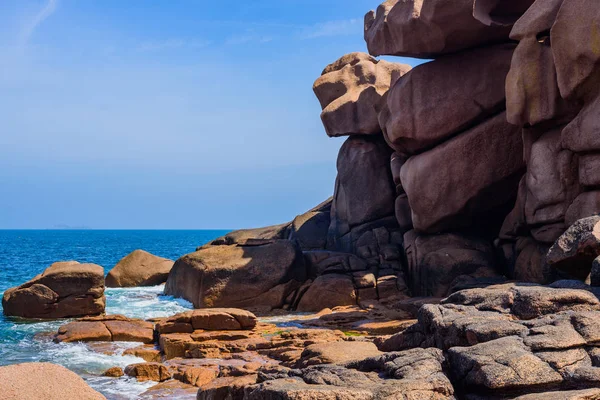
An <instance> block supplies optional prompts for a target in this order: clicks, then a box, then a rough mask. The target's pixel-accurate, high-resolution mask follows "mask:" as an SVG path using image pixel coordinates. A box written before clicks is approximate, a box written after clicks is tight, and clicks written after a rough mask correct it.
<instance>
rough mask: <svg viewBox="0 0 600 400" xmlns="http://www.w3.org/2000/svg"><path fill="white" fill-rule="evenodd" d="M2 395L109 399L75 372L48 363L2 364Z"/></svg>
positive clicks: (11, 399) (14, 398) (47, 399)
mask: <svg viewBox="0 0 600 400" xmlns="http://www.w3.org/2000/svg"><path fill="white" fill-rule="evenodd" d="M0 397H1V398H2V399H5V400H22V399H44V400H81V399H86V400H106V398H105V397H104V396H103V395H101V394H100V393H98V392H96V391H95V390H93V389H92V388H90V387H89V386H88V385H87V384H86V383H85V382H84V380H83V379H81V378H80V377H79V376H78V375H77V374H75V373H74V372H71V371H69V370H68V369H66V368H65V367H62V366H60V365H55V364H49V363H24V364H13V365H8V366H4V367H0Z"/></svg>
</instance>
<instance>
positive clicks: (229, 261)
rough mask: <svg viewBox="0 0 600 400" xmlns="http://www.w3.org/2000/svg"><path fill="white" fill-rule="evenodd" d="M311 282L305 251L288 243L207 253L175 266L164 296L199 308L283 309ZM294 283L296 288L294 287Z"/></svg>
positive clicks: (208, 249)
mask: <svg viewBox="0 0 600 400" xmlns="http://www.w3.org/2000/svg"><path fill="white" fill-rule="evenodd" d="M305 280H306V269H305V267H304V262H303V258H302V255H301V252H300V249H299V248H298V246H297V245H296V244H294V243H293V242H291V241H287V240H275V241H271V240H266V241H264V242H260V241H259V242H258V243H256V244H255V245H254V244H252V243H251V242H248V244H246V245H222V246H209V247H205V248H202V249H200V250H198V251H196V252H195V253H191V254H188V255H186V256H184V257H182V258H180V259H179V260H177V261H176V262H175V265H174V266H173V269H172V270H171V273H170V275H169V279H168V280H167V284H166V286H165V293H166V294H171V295H175V296H178V297H183V298H185V299H187V300H189V301H191V302H192V303H193V304H194V306H195V307H198V308H201V307H243V306H246V307H257V306H266V307H271V308H280V307H282V306H283V304H284V302H285V299H286V297H287V296H288V295H289V294H290V293H291V292H293V291H294V290H295V289H296V288H297V286H299V285H296V286H295V287H294V284H293V282H303V281H305ZM290 282H291V283H290Z"/></svg>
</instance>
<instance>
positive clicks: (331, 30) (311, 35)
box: [299, 19, 362, 39]
mask: <svg viewBox="0 0 600 400" xmlns="http://www.w3.org/2000/svg"><path fill="white" fill-rule="evenodd" d="M357 33H358V34H361V33H362V22H361V20H359V19H348V20H342V21H327V22H321V23H318V24H314V25H311V26H307V27H305V28H304V29H302V31H301V32H300V33H299V37H300V38H301V39H316V38H320V37H330V36H345V35H356V34H357Z"/></svg>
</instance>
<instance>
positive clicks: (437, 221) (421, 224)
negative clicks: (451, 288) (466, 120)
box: [401, 113, 524, 233]
mask: <svg viewBox="0 0 600 400" xmlns="http://www.w3.org/2000/svg"><path fill="white" fill-rule="evenodd" d="M441 165H443V166H444V168H440V166H441ZM523 169H524V163H523V157H522V139H521V130H520V129H519V128H516V127H514V126H512V125H509V124H508V123H507V122H506V115H505V114H504V113H501V114H498V115H497V116H495V117H493V118H492V119H489V120H488V121H486V122H484V123H482V124H480V125H477V126H476V127H474V128H472V129H470V130H468V131H467V132H464V133H462V134H460V135H458V136H456V137H454V138H452V139H450V140H448V141H446V142H444V143H443V144H441V145H439V146H437V147H435V148H433V149H432V150H429V151H426V152H425V153H421V154H419V155H416V156H413V157H410V158H409V159H408V160H407V161H406V163H405V164H404V165H403V166H402V170H401V180H402V187H403V188H404V190H405V191H406V194H407V195H408V200H409V202H410V206H411V209H412V221H413V225H414V227H415V230H417V231H420V232H425V233H437V232H439V231H444V230H446V231H448V230H452V229H458V228H464V227H465V226H471V225H472V224H474V223H475V221H481V220H483V221H485V220H486V219H483V218H487V220H490V213H493V211H494V209H496V208H498V207H502V206H504V205H506V203H507V202H509V201H511V200H512V199H514V198H515V197H516V191H517V187H518V182H519V179H520V177H521V174H522V172H523ZM457 188H460V190H457ZM492 219H493V218H492Z"/></svg>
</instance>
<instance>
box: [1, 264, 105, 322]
mask: <svg viewBox="0 0 600 400" xmlns="http://www.w3.org/2000/svg"><path fill="white" fill-rule="evenodd" d="M105 301H106V300H105V297H104V269H103V268H102V267H101V266H99V265H95V264H80V263H78V262H76V261H68V262H57V263H54V264H52V265H51V266H50V267H48V268H47V269H46V270H45V271H44V272H43V273H42V274H40V275H38V276H36V277H35V278H33V279H32V280H30V281H29V282H26V283H24V284H22V285H21V286H18V287H15V288H11V289H8V290H7V291H6V292H4V296H3V298H2V308H3V310H4V314H5V315H8V316H17V317H24V318H67V317H80V316H86V315H98V314H102V313H104V305H105Z"/></svg>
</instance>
